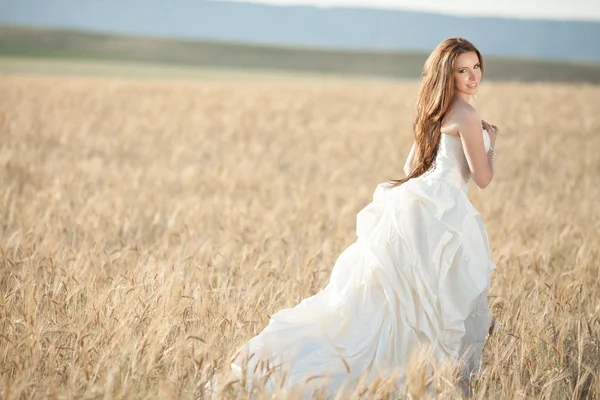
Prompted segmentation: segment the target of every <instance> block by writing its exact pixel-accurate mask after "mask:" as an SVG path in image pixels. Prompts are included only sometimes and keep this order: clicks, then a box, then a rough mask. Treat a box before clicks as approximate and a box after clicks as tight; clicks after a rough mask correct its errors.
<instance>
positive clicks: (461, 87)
mask: <svg viewBox="0 0 600 400" xmlns="http://www.w3.org/2000/svg"><path fill="white" fill-rule="evenodd" d="M480 80H481V64H480V63H479V57H477V53H475V52H474V51H469V52H468V53H463V54H461V55H459V56H458V57H457V58H456V60H455V61H454V88H455V89H456V91H457V92H459V93H460V94H462V95H467V96H472V95H474V94H475V93H477V88H478V86H479V81H480Z"/></svg>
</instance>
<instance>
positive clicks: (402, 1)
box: [214, 0, 600, 21]
mask: <svg viewBox="0 0 600 400" xmlns="http://www.w3.org/2000/svg"><path fill="white" fill-rule="evenodd" d="M214 1H235V2H247V3H262V4H274V5H282V6H284V5H304V4H305V5H314V6H318V7H344V6H350V7H361V8H378V9H381V8H383V9H403V10H414V11H428V12H436V13H444V14H456V15H472V16H494V17H507V18H534V19H559V20H560V19H570V20H587V21H600V0H214Z"/></svg>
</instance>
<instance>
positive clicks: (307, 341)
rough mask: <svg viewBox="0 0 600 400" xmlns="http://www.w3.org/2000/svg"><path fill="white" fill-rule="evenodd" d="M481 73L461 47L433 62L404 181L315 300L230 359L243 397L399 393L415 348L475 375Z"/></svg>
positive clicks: (481, 228) (460, 42)
mask: <svg viewBox="0 0 600 400" xmlns="http://www.w3.org/2000/svg"><path fill="white" fill-rule="evenodd" d="M482 76H483V59H482V57H481V54H480V52H479V51H478V50H477V48H475V46H473V44H471V43H470V42H469V41H467V40H465V39H462V38H450V39H447V40H444V41H443V42H442V43H441V44H440V45H439V46H438V47H437V48H436V49H435V50H434V51H433V53H432V54H431V55H430V56H429V58H428V59H427V61H426V63H425V66H424V68H423V74H422V80H421V86H420V89H419V95H418V99H417V103H416V116H415V118H414V124H413V129H414V144H413V146H412V149H411V150H410V153H409V156H408V159H407V161H406V164H405V166H404V171H405V173H406V175H407V177H406V178H404V179H400V180H392V181H390V182H386V183H383V184H380V185H379V186H378V187H377V189H376V190H375V193H374V196H373V201H372V202H371V203H370V204H368V205H367V206H366V207H365V208H364V209H363V210H361V211H360V212H359V213H358V215H357V226H356V234H357V237H358V238H357V240H356V242H355V243H353V244H351V245H350V246H349V247H348V248H347V249H345V250H344V251H343V252H342V253H341V255H340V256H339V257H338V259H337V261H336V262H335V265H334V267H333V270H332V273H331V279H330V282H329V283H328V285H327V286H326V287H325V288H324V289H323V291H321V292H319V293H317V294H316V295H314V296H312V297H310V298H307V299H305V300H303V301H302V302H301V303H300V304H298V305H297V306H295V307H293V308H289V309H285V310H281V311H279V312H277V313H276V314H274V315H273V316H272V317H271V319H270V321H269V324H268V326H267V327H266V328H265V329H264V330H263V331H262V332H261V333H260V334H259V335H257V336H256V337H254V338H252V339H251V340H250V341H249V342H247V343H246V344H244V345H243V346H242V347H241V349H239V351H238V352H236V354H235V355H234V359H233V363H232V373H233V375H234V376H235V377H236V378H237V379H238V380H239V381H241V382H243V384H244V385H246V387H247V388H251V387H252V386H253V385H256V386H259V387H264V388H267V389H269V388H271V389H276V388H279V389H281V388H284V389H285V388H287V389H288V390H291V391H292V393H294V394H296V395H297V394H299V393H300V392H301V391H302V392H304V391H306V393H307V394H306V395H307V396H309V397H310V396H312V395H314V392H313V390H321V393H322V394H323V395H324V396H333V395H335V394H336V393H338V392H339V391H340V390H341V389H348V388H352V386H353V385H354V384H356V382H358V380H359V379H361V380H362V383H363V384H364V383H366V384H370V383H373V382H376V381H377V380H378V379H385V378H386V377H389V376H392V374H393V373H396V372H398V371H399V373H400V374H399V376H400V378H399V380H398V383H399V384H401V382H402V379H403V378H402V376H403V375H402V374H403V372H404V368H405V367H406V366H407V363H408V362H409V360H410V359H411V357H413V356H414V355H415V353H416V352H417V349H423V348H428V349H430V351H431V353H432V354H433V355H434V357H435V359H436V360H440V361H444V360H446V361H448V360H450V361H451V362H452V363H453V365H456V366H457V367H458V368H459V370H460V372H461V377H462V378H464V379H466V380H467V381H468V379H469V378H468V377H469V376H470V375H471V373H477V370H478V368H479V365H480V360H481V356H482V350H483V344H484V341H485V338H486V334H487V333H488V331H489V329H490V322H491V320H492V319H491V318H490V317H489V314H488V310H487V292H488V290H489V287H490V271H491V270H493V269H494V268H495V265H494V263H493V261H492V259H491V256H490V249H489V244H488V237H487V233H486V229H485V225H484V223H483V221H482V219H481V215H480V213H479V212H478V211H477V210H476V209H475V208H474V207H473V205H472V204H471V202H470V201H469V199H468V197H467V192H468V186H469V182H470V181H471V180H473V181H474V182H475V183H476V184H477V186H479V187H480V188H485V187H486V186H488V185H489V183H490V182H491V180H492V177H493V175H494V158H495V151H494V147H495V142H496V136H497V134H498V128H497V127H496V126H495V125H490V124H488V123H486V122H485V121H482V119H481V117H480V116H479V114H478V112H477V110H476V109H475V107H474V105H473V95H475V94H476V93H477V89H478V86H479V83H480V80H481V78H482ZM463 382H464V380H463Z"/></svg>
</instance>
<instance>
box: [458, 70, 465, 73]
mask: <svg viewBox="0 0 600 400" xmlns="http://www.w3.org/2000/svg"><path fill="white" fill-rule="evenodd" d="M465 71H466V70H465V69H459V70H458V73H459V74H464V73H465Z"/></svg>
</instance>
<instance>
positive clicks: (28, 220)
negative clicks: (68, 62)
mask: <svg viewBox="0 0 600 400" xmlns="http://www.w3.org/2000/svg"><path fill="white" fill-rule="evenodd" d="M0 85H1V88H2V89H1V93H2V94H1V96H0V132H1V134H0V135H1V136H0V185H1V186H0V187H1V188H2V191H1V192H0V229H1V231H0V235H1V236H0V237H1V240H0V271H1V274H0V313H1V314H0V315H1V318H0V376H1V377H2V378H1V379H2V382H0V397H2V398H4V399H20V398H23V399H34V398H85V399H89V398H104V399H110V398H138V399H145V398H174V399H175V398H182V399H191V398H194V399H196V398H203V397H206V396H204V394H203V386H204V383H205V382H206V381H207V380H208V379H209V378H210V377H211V376H212V375H213V374H214V372H215V371H216V370H220V369H221V368H222V367H224V366H226V365H227V363H228V360H229V358H230V356H231V355H232V352H233V351H235V349H236V348H237V347H238V346H239V345H240V344H242V342H244V341H245V340H247V339H248V338H250V337H251V336H253V335H254V334H256V333H258V332H259V331H260V330H261V329H262V328H263V327H264V326H265V325H266V323H267V320H268V315H269V314H272V313H274V312H275V311H277V310H279V309H281V308H283V307H287V306H292V305H294V304H296V303H297V302H298V301H299V300H300V299H302V298H304V297H307V296H309V295H311V294H313V293H315V292H316V291H318V290H320V289H321V288H322V287H323V286H324V285H325V284H326V282H327V281H328V278H329V273H330V270H331V267H332V266H333V263H334V261H335V259H336V258H337V256H338V255H339V253H340V252H341V251H342V250H343V249H344V248H345V247H346V246H348V245H349V244H351V243H352V242H353V241H354V239H355V235H354V228H355V215H356V213H357V212H358V211H359V210H360V209H361V208H362V207H364V206H365V205H366V204H367V203H368V202H369V201H370V199H371V195H372V192H373V190H374V189H375V186H376V184H377V183H379V182H383V181H385V180H386V179H387V178H391V177H398V176H401V172H400V171H401V166H402V164H403V162H404V157H405V155H406V153H407V151H408V148H409V145H410V140H411V134H410V125H411V118H412V109H413V102H414V98H415V95H416V88H417V86H416V84H408V83H383V82H348V83H343V82H329V83H325V82H323V83H319V82H289V83H286V82H281V81H280V82H268V81H266V82H260V83H251V82H243V81H237V82H229V83H228V82H196V83H190V84H185V83H183V82H180V83H172V84H169V83H166V82H163V83H158V82H157V83H151V82H127V81H118V80H110V79H77V78H50V77H29V78H28V77H17V76H4V77H1V78H0ZM478 97H479V100H478V101H479V103H480V106H479V107H480V110H481V112H482V114H483V115H484V116H485V117H486V119H488V120H489V121H491V122H493V123H497V124H498V125H500V126H501V128H502V130H503V133H502V136H503V137H502V138H500V139H499V141H498V146H497V148H498V153H499V156H498V159H497V164H496V170H497V172H496V178H495V180H494V182H493V183H492V185H491V186H490V187H489V188H488V189H486V190H485V191H481V190H479V189H477V188H476V187H475V186H472V187H471V193H470V195H471V198H472V200H473V203H474V204H475V206H476V207H477V208H478V209H479V210H480V211H481V213H482V214H483V216H484V219H485V221H486V223H487V227H488V232H489V235H490V241H491V247H492V249H493V256H494V259H495V261H496V263H497V264H498V269H497V270H496V271H495V272H494V275H493V277H492V278H493V289H492V296H491V297H490V304H491V309H492V313H493V314H494V315H495V316H496V317H497V318H498V319H499V321H500V322H501V324H502V325H503V328H504V330H503V331H502V332H501V333H500V334H499V335H496V336H494V337H492V339H491V340H490V341H489V343H488V346H487V348H486V351H485V366H486V369H485V371H484V374H483V376H482V377H481V379H480V380H479V381H478V382H477V384H476V388H475V390H476V394H475V396H474V397H475V398H477V399H524V398H527V399H529V398H539V399H583V398H600V373H599V370H600V351H599V347H600V317H599V315H600V278H599V267H600V243H599V239H598V234H599V232H600V218H599V216H600V211H599V208H600V207H599V206H598V199H600V157H599V155H598V149H600V113H599V112H598V104H599V103H600V88H599V87H592V86H551V85H523V84H519V85H516V84H515V85H510V84H504V85H494V84H489V85H487V86H485V87H483V88H482V92H481V94H480V95H479V96H478ZM440 382H441V383H440ZM437 384H438V389H439V390H442V394H441V395H440V396H441V398H451V397H453V395H450V394H449V393H451V390H450V389H448V388H449V387H450V386H451V385H449V384H444V383H443V381H442V380H438V381H437ZM444 385H445V386H444ZM417 386H418V385H417ZM417 386H416V387H417ZM423 391H424V389H423V390H421V391H420V392H419V393H422V392H423ZM444 393H446V395H444ZM369 396H372V397H373V398H374V397H377V395H375V394H371V395H369ZM444 396H446V397H444ZM417 397H418V393H417Z"/></svg>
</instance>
